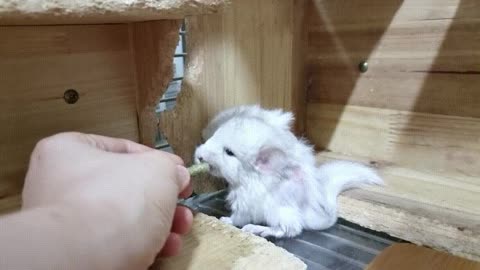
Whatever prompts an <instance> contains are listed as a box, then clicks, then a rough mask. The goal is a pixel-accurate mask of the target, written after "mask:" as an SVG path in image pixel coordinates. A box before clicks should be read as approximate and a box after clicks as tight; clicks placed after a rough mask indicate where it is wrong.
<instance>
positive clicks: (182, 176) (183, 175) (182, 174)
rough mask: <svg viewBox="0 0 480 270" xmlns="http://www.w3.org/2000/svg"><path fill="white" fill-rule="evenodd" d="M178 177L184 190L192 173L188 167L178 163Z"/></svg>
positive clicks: (181, 188)
mask: <svg viewBox="0 0 480 270" xmlns="http://www.w3.org/2000/svg"><path fill="white" fill-rule="evenodd" d="M177 177H178V180H179V181H180V183H181V186H180V190H184V189H185V188H186V187H187V185H188V182H189V181H190V174H189V173H188V170H187V168H185V167H183V166H181V165H177Z"/></svg>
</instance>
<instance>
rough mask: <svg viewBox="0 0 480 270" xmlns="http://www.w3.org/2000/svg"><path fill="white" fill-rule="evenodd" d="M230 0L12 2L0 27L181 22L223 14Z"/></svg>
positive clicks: (2, 7) (0, 11)
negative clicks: (194, 17)
mask: <svg viewBox="0 0 480 270" xmlns="http://www.w3.org/2000/svg"><path fill="white" fill-rule="evenodd" d="M228 2H229V1H228V0H169V1H151V0H128V1H125V0H103V1H98V0H82V1H58V0H28V1H25V0H8V1H0V25H47V24H48V25H52V24H93V23H96V24H102V23H122V22H134V21H153V20H160V19H181V18H183V17H185V16H191V15H195V14H208V13H214V12H216V11H219V10H220V9H221V8H222V7H223V6H224V4H225V3H228Z"/></svg>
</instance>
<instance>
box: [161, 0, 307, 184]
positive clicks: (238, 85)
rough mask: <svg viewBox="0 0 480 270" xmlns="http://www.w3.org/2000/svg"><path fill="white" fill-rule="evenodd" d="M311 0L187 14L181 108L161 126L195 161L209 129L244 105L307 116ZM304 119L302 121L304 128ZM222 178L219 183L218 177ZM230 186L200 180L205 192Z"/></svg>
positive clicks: (237, 4)
mask: <svg viewBox="0 0 480 270" xmlns="http://www.w3.org/2000/svg"><path fill="white" fill-rule="evenodd" d="M303 4H304V1H303V0H262V1H258V0H238V1H237V0H235V1H232V4H231V5H230V6H229V7H228V8H226V9H225V10H224V11H223V12H222V13H221V14H215V15H205V16H197V17H193V18H188V19H187V24H186V26H187V37H186V41H187V62H188V64H187V70H186V72H185V76H186V77H185V79H184V80H183V85H182V92H181V93H180V97H179V99H178V102H177V104H178V105H177V107H176V108H175V109H174V110H173V111H171V112H167V113H164V114H162V116H161V120H160V128H161V130H163V131H164V133H165V134H166V136H167V140H168V142H169V143H170V144H171V145H172V146H173V149H174V151H175V152H176V153H177V154H179V155H180V156H181V157H182V158H184V160H185V161H186V162H187V163H189V162H190V161H191V159H192V156H193V151H194V149H195V146H196V145H197V144H199V143H200V142H201V140H200V136H201V130H202V129H203V128H204V127H205V126H206V124H207V122H208V120H209V119H211V118H212V117H213V116H214V115H215V114H216V113H218V112H219V111H221V110H222V109H225V108H228V107H231V106H235V105H240V104H256V103H258V104H261V105H262V106H264V107H268V108H272V107H275V108H278V107H279V108H285V109H287V110H293V111H295V112H297V113H296V114H297V117H298V118H302V117H303V115H302V112H303V111H304V110H298V109H301V108H302V107H303V106H301V105H303V104H304V97H303V93H304V91H303V90H304V86H303V83H304V81H305V80H304V79H303V77H302V76H303V75H302V69H303V57H304V50H303V47H302V46H303V36H302V30H303V28H302V23H303V14H304V13H303V7H304V5H303ZM302 123H303V121H301V120H300V121H297V124H298V125H297V131H299V132H301V130H302V125H301V124H302ZM212 183H216V184H212ZM221 187H223V184H222V183H221V182H218V181H216V182H215V181H211V179H210V180H200V179H197V180H195V181H194V189H195V190H196V191H197V192H205V191H211V190H217V189H219V188H221Z"/></svg>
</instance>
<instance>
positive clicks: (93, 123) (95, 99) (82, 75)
mask: <svg viewBox="0 0 480 270" xmlns="http://www.w3.org/2000/svg"><path fill="white" fill-rule="evenodd" d="M0 39H1V40H2V42H0V74H2V75H1V76H0V123H1V124H2V129H0V167H1V169H0V208H2V209H4V208H8V207H10V206H17V204H18V202H19V200H18V197H17V195H18V193H19V192H20V190H21V188H22V183H23V178H24V174H25V169H26V166H27V163H28V157H29V155H30V152H31V150H32V148H33V146H34V145H35V143H36V141H37V140H39V139H41V138H42V137H45V136H48V135H51V134H54V133H57V132H60V131H72V130H74V131H82V132H90V133H97V134H103V135H108V136H115V137H123V138H128V139H132V140H138V128H137V119H136V118H137V116H136V109H135V84H134V77H133V70H132V66H133V65H132V61H131V55H130V48H129V40H128V27H127V26H126V25H108V26H106V25H105V26H56V27H53V26H52V27H0ZM70 88H73V89H76V90H77V91H78V92H79V94H80V99H79V100H78V102H77V103H75V104H67V103H66V102H65V101H64V99H63V94H64V91H65V90H67V89H70ZM4 203H5V204H6V205H7V206H3V204H4Z"/></svg>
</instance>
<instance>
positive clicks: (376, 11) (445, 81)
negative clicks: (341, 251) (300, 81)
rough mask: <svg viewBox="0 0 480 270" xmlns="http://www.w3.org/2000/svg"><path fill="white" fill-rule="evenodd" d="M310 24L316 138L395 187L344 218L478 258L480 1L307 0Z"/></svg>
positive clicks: (346, 210)
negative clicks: (362, 64) (365, 65)
mask: <svg viewBox="0 0 480 270" xmlns="http://www.w3.org/2000/svg"><path fill="white" fill-rule="evenodd" d="M306 25H307V28H308V30H307V31H308V52H307V62H306V72H307V74H308V76H309V81H310V82H311V84H310V85H309V88H308V90H307V98H308V104H307V116H306V133H307V135H308V138H309V139H310V140H311V141H312V142H314V143H315V145H316V146H317V148H318V150H326V151H324V152H321V153H320V155H319V159H320V160H324V159H330V158H348V159H358V160H363V161H365V162H370V163H371V164H373V165H375V166H377V167H378V168H379V169H380V171H381V172H382V174H383V175H384V177H385V179H386V181H387V184H388V185H387V187H386V188H372V189H369V191H368V192H358V191H357V192H351V193H349V194H348V195H347V196H344V197H343V198H342V199H341V202H342V210H341V215H342V216H344V217H345V218H347V219H350V220H353V221H354V222H357V223H360V224H361V225H363V226H367V227H371V228H374V229H378V230H383V231H387V232H389V233H391V234H393V235H395V236H399V237H402V238H405V239H407V240H410V241H413V242H416V243H420V244H426V245H430V246H433V247H435V248H438V249H443V250H448V251H450V252H452V253H454V254H459V255H462V256H465V257H469V258H475V259H477V260H478V259H480V91H479V90H480V2H478V1H476V0H439V1H428V0H391V1H384V0H369V1H361V0H354V1H338V0H310V1H308V4H307V8H306ZM364 60H366V61H367V62H368V65H369V68H368V71H367V72H365V73H361V72H360V71H359V69H358V65H359V63H360V62H362V61H364Z"/></svg>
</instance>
